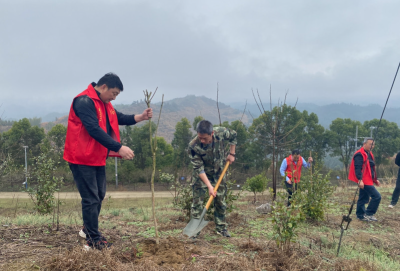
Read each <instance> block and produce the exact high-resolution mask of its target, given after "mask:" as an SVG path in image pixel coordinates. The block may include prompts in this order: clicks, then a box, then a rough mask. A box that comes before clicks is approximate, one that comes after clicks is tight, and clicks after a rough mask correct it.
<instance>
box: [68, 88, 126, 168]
mask: <svg viewBox="0 0 400 271" xmlns="http://www.w3.org/2000/svg"><path fill="white" fill-rule="evenodd" d="M83 95H87V96H88V97H90V98H91V99H92V100H93V102H94V106H95V108H96V113H97V118H98V120H99V126H100V127H101V128H102V129H103V130H104V131H105V132H106V133H107V123H106V121H107V120H106V116H107V115H108V119H109V122H110V126H111V137H112V138H113V139H114V140H115V141H118V142H121V140H120V136H119V126H118V118H117V114H116V113H115V110H114V107H113V106H112V104H111V103H107V104H105V103H103V101H102V100H100V98H99V96H98V95H97V92H96V90H95V89H94V88H93V86H92V85H89V86H88V88H87V89H86V90H85V91H83V92H82V93H80V94H78V95H77V96H76V97H75V98H77V97H79V96H83ZM75 98H74V100H75ZM106 110H107V113H108V114H107V115H106ZM107 153H108V149H107V148H106V147H104V146H103V145H101V144H100V143H99V142H97V141H96V140H95V139H94V138H93V137H91V136H90V135H89V133H88V131H87V130H86V128H85V126H83V123H82V121H81V119H80V118H79V117H78V116H77V115H76V114H75V111H74V108H73V102H72V105H71V108H70V110H69V116H68V127H67V137H66V139H65V148H64V160H66V161H68V162H70V163H73V164H78V165H87V166H105V165H106V158H107ZM109 156H113V157H121V156H120V155H119V154H118V153H116V152H113V151H110V153H109Z"/></svg>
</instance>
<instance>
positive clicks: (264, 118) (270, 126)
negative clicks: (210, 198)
mask: <svg viewBox="0 0 400 271" xmlns="http://www.w3.org/2000/svg"><path fill="white" fill-rule="evenodd" d="M261 113H262V114H261V115H260V116H259V117H257V118H254V119H253V122H252V124H251V125H250V126H249V127H246V126H245V125H243V124H242V122H241V121H240V120H236V121H233V122H231V123H228V122H223V123H222V126H225V127H229V128H231V129H234V130H236V131H237V141H238V145H237V151H236V152H237V156H236V162H235V163H234V164H233V166H232V167H231V176H232V178H233V179H235V180H237V182H238V183H243V182H244V181H245V180H246V179H247V178H249V177H252V176H255V175H258V174H259V173H261V172H264V173H265V174H266V175H267V176H268V177H269V178H270V179H272V187H273V189H274V190H275V188H276V184H277V183H279V181H280V175H279V167H280V163H281V161H282V159H284V158H285V157H286V156H288V155H289V154H290V151H291V150H292V149H300V150H301V152H302V154H303V156H308V154H309V152H312V156H313V158H314V161H316V163H318V164H319V165H323V161H324V158H325V157H327V156H332V157H337V158H339V161H340V162H341V163H342V168H343V170H344V172H343V175H345V173H346V172H345V171H346V169H347V168H348V165H349V163H350V161H351V158H352V155H353V153H354V151H355V149H356V146H357V148H359V147H360V146H361V144H362V140H363V139H362V137H367V136H370V135H371V133H372V134H373V133H375V132H376V130H374V129H373V127H376V126H377V124H378V120H377V119H373V120H370V121H365V122H364V123H360V122H359V121H355V120H351V119H341V118H338V119H335V120H334V121H332V123H331V124H330V126H329V129H325V128H324V127H323V126H322V125H320V124H319V123H318V116H317V115H316V114H314V113H310V114H309V113H308V112H307V111H303V112H300V111H299V110H297V109H296V108H295V107H293V106H289V105H286V104H281V105H279V106H276V107H274V108H272V109H271V110H269V111H268V110H263V109H262V110H261ZM201 119H202V117H201V116H198V117H196V118H195V119H194V120H192V121H189V120H188V119H186V118H183V119H182V120H181V121H180V122H178V123H177V124H176V126H175V132H174V137H173V140H172V142H171V144H170V143H168V142H166V141H165V139H164V138H162V137H157V138H156V139H157V140H154V142H155V143H156V144H157V148H152V147H151V145H150V141H149V138H150V131H152V133H154V132H155V130H156V124H154V122H152V123H149V122H146V123H145V124H144V125H141V126H131V127H126V128H124V129H121V141H122V144H124V145H126V146H128V147H130V148H131V149H132V150H133V151H134V152H135V158H134V159H133V160H130V161H124V160H118V165H117V166H118V181H119V183H120V184H122V185H124V186H125V187H129V189H134V187H135V186H137V185H138V184H149V183H150V178H151V172H152V165H153V152H152V150H153V151H154V150H156V152H155V154H156V160H157V167H156V168H157V174H156V179H155V181H156V183H161V182H162V181H163V178H160V174H159V172H166V173H170V174H173V176H174V178H175V179H180V178H182V177H184V178H186V177H189V176H190V161H189V158H188V155H187V146H188V144H189V142H190V140H191V139H192V138H193V136H194V132H193V131H194V129H195V127H196V125H197V123H198V122H199V121H200V120H201ZM150 125H151V127H149V126H150ZM149 128H151V129H149ZM356 130H357V134H358V137H357V138H356ZM373 135H374V134H373ZM65 136H66V127H64V126H63V125H60V124H58V125H55V126H54V127H52V128H51V130H49V131H48V132H47V133H46V132H45V130H44V129H43V128H40V127H39V126H37V125H32V124H31V123H30V122H29V120H28V119H22V120H20V121H16V122H14V123H13V124H12V127H11V129H10V130H8V131H6V132H3V133H1V134H0V190H2V191H7V190H8V191H10V190H14V191H15V190H19V189H21V188H22V182H24V181H25V177H26V175H25V152H24V146H27V166H28V170H27V173H28V174H27V175H28V177H29V178H28V184H29V182H35V180H36V179H37V178H39V177H38V175H37V174H38V173H36V171H37V168H38V167H37V163H38V161H39V158H40V157H41V156H43V157H45V159H47V160H50V159H51V161H52V163H53V166H54V168H55V172H56V173H55V175H56V177H59V178H63V180H64V182H63V183H64V186H70V187H73V179H72V176H71V174H70V172H69V169H68V165H67V163H66V162H65V161H64V160H63V159H62V155H63V148H64V142H65ZM153 136H154V134H153ZM399 149H400V129H399V127H398V125H397V124H396V123H394V122H388V121H386V120H382V123H381V126H380V128H379V134H378V136H377V144H376V147H375V149H374V154H375V158H376V163H377V165H378V170H379V166H380V165H385V164H387V163H388V161H389V160H390V159H389V158H391V157H392V156H393V155H394V154H395V153H396V152H397V151H398V150H399ZM42 162H43V161H42ZM114 163H115V160H114V159H108V161H107V166H106V171H107V175H108V181H109V182H115V164H114ZM184 178H183V179H184ZM147 187H149V186H147Z"/></svg>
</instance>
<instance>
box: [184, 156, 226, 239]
mask: <svg viewBox="0 0 400 271" xmlns="http://www.w3.org/2000/svg"><path fill="white" fill-rule="evenodd" d="M228 167H229V162H228V161H227V162H226V165H225V167H224V169H223V170H222V173H221V175H220V176H219V179H218V182H217V184H216V185H215V187H214V191H217V190H218V187H219V185H220V184H221V181H222V179H223V178H224V175H225V173H226V171H227V170H228ZM213 199H214V197H213V196H211V197H210V198H209V199H208V202H207V204H206V207H205V208H204V209H203V212H202V213H201V216H200V218H198V219H197V218H192V219H191V220H190V221H189V224H187V226H186V227H185V228H184V229H183V234H185V235H187V236H189V237H192V236H195V235H196V234H197V233H198V232H200V231H201V230H202V229H203V228H204V227H205V226H206V225H207V224H208V221H207V220H204V216H205V215H206V213H207V210H208V208H210V205H211V203H212V201H213Z"/></svg>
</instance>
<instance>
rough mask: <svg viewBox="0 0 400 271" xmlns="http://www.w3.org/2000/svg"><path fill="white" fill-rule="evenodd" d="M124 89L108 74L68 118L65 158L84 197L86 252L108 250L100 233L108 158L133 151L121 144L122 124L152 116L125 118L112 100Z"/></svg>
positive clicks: (82, 95) (75, 102) (79, 100)
mask: <svg viewBox="0 0 400 271" xmlns="http://www.w3.org/2000/svg"><path fill="white" fill-rule="evenodd" d="M122 90H123V85H122V82H121V80H120V79H119V77H118V76H117V75H116V74H113V73H107V74H106V75H104V76H103V77H102V78H100V80H99V81H98V82H97V84H96V83H91V84H90V85H89V86H88V87H87V89H86V90H84V91H83V92H81V93H80V94H78V95H77V96H76V97H75V98H74V100H73V102H72V105H71V109H70V112H69V116H68V127H67V137H66V139H65V149H64V159H65V160H66V161H67V162H68V164H69V167H70V169H71V171H72V174H73V176H74V180H75V183H76V186H77V188H78V190H79V193H80V195H81V198H82V218H83V224H84V227H83V230H82V231H81V232H80V233H79V235H81V236H82V237H85V238H86V240H87V246H85V248H86V249H89V248H96V249H100V250H101V249H102V248H105V247H109V246H110V245H111V244H110V243H107V241H106V239H105V238H104V236H102V235H101V233H100V232H99V221H98V218H99V214H100V210H101V203H102V201H103V199H104V197H105V194H106V172H105V165H106V158H107V157H108V156H115V157H121V158H123V159H133V157H134V154H133V151H132V150H131V149H130V148H129V147H127V146H122V145H121V143H120V142H121V140H120V136H119V125H133V124H136V123H137V122H140V121H143V120H147V119H149V118H151V117H152V116H153V112H152V110H151V109H150V108H148V109H146V110H144V111H143V113H142V114H140V115H124V114H122V113H120V112H118V111H117V110H115V109H114V108H113V106H112V104H111V101H113V100H115V98H116V97H117V96H118V94H119V93H120V92H121V91H122Z"/></svg>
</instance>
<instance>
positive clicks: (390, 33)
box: [0, 0, 400, 118]
mask: <svg viewBox="0 0 400 271" xmlns="http://www.w3.org/2000/svg"><path fill="white" fill-rule="evenodd" d="M399 10H400V1H395V0H393V1H386V0H379V1H348V0H346V1H344V0H343V1H339V0H335V1H316V0H304V1H301V0H296V1H293V0H292V1H283V0H280V1H276V0H275V1H266V0H260V1H251V0H243V1H236V0H229V1H215V0H214V1H206V0H203V1H188V0H181V1H178V0H168V1H165V0H163V1H154V0H152V1H133V0H127V1H122V0H120V1H118V0H114V1H111V0H109V1H106V0H96V1H61V0H59V1H53V0H52V1H41V0H35V1H18V0H13V1H4V0H0V86H1V88H0V92H1V95H0V104H3V105H2V107H1V108H0V110H1V112H0V115H1V114H2V113H3V111H5V113H4V114H3V118H4V117H6V118H19V117H21V116H20V115H21V114H20V113H21V112H23V111H24V109H23V108H22V107H19V106H23V107H25V108H28V109H29V112H31V113H32V114H34V115H38V116H39V115H40V113H38V112H41V113H43V115H44V114H46V113H49V112H51V111H56V112H67V111H68V110H69V107H70V104H71V101H72V99H73V97H75V96H76V95H77V94H78V93H80V92H81V91H83V90H84V89H86V87H87V86H88V84H89V83H91V82H92V81H97V80H98V79H99V78H100V77H101V76H102V75H104V74H105V73H107V72H110V71H112V72H115V73H116V74H118V75H119V76H120V78H121V80H122V82H123V84H124V91H123V92H122V93H121V94H120V95H119V96H118V98H117V100H116V101H115V102H114V103H116V104H119V103H123V104H130V103H131V102H132V101H134V100H139V99H142V98H143V93H142V90H143V89H149V90H153V89H155V88H156V87H157V86H158V88H159V93H160V94H161V93H164V94H165V99H166V100H170V99H173V98H176V97H182V96H186V95H189V94H195V95H205V96H207V97H210V98H215V96H216V85H217V82H218V83H219V88H220V100H221V101H222V102H224V103H227V104H229V103H232V102H241V101H245V100H246V99H248V100H249V102H253V100H252V97H251V89H252V88H254V89H259V91H260V92H261V93H262V95H263V97H264V98H265V99H267V97H268V93H269V87H270V85H271V86H272V92H273V99H276V100H277V99H278V98H282V97H283V96H284V93H285V91H287V90H289V96H288V97H289V98H288V100H289V102H292V101H295V100H296V98H299V102H302V103H305V102H311V103H316V104H329V103H337V102H346V103H353V104H361V105H366V104H371V103H377V104H380V105H384V102H385V100H386V97H387V93H388V91H389V88H390V85H391V83H392V80H393V77H394V74H395V71H396V68H397V65H398V63H399V61H400V35H399V26H400V16H399ZM398 80H399V81H400V78H399V79H398ZM392 95H393V96H392V97H391V100H390V102H389V106H391V107H400V106H399V104H400V82H397V84H395V87H394V90H393V94H392ZM160 96H161V95H160ZM160 96H159V97H160ZM156 99H158V100H159V98H157V97H156ZM24 112H25V111H24ZM27 117H32V116H27Z"/></svg>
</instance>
